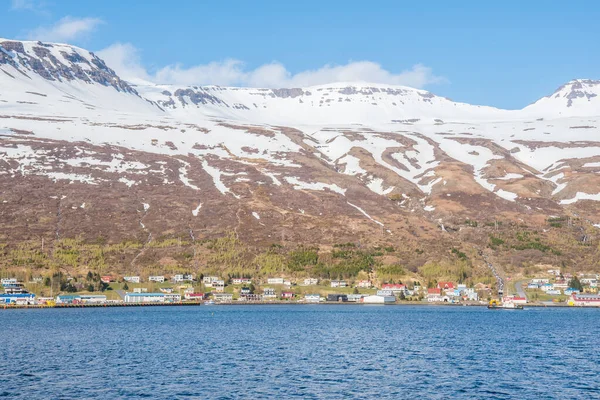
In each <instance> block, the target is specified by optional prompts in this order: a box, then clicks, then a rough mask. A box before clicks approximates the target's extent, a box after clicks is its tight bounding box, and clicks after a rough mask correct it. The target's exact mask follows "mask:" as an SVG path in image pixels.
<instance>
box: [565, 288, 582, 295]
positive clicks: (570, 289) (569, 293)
mask: <svg viewBox="0 0 600 400" xmlns="http://www.w3.org/2000/svg"><path fill="white" fill-rule="evenodd" d="M573 293H575V294H579V290H577V289H575V288H572V287H570V288H568V289H566V290H565V294H566V295H567V296H570V295H572V294H573Z"/></svg>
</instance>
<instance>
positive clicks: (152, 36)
mask: <svg viewBox="0 0 600 400" xmlns="http://www.w3.org/2000/svg"><path fill="white" fill-rule="evenodd" d="M0 10H1V12H2V15H3V16H4V17H3V18H2V26H1V29H0V36H1V37H5V38H17V39H27V38H29V39H36V40H43V41H59V42H67V43H71V44H75V45H78V46H81V47H84V48H86V49H89V50H92V51H95V52H97V53H98V54H100V55H101V56H102V57H103V58H105V59H106V60H107V62H109V64H110V65H111V66H113V68H114V69H115V70H117V72H118V73H119V74H121V75H124V76H125V77H126V78H130V79H131V78H133V77H137V78H141V79H146V80H152V81H160V82H164V83H180V84H192V83H194V84H222V85H248V86H255V85H260V86H289V85H305V84H319V83H326V82H328V81H337V80H368V81H375V82H381V83H390V84H405V85H409V86H414V87H420V88H424V89H427V90H430V91H432V92H434V93H436V94H439V95H443V96H447V97H450V98H451V99H453V100H457V101H464V102H468V103H474V104H485V105H493V106H496V107H503V108H521V107H523V106H525V105H527V104H529V103H531V102H533V101H535V100H537V99H538V98H539V97H542V96H545V95H548V94H550V93H552V92H553V91H554V90H555V89H556V88H557V87H558V86H560V85H561V84H563V83H565V82H567V81H569V80H570V79H574V78H592V79H599V78H600V70H599V69H598V65H599V61H600V51H599V50H600V40H599V39H600V24H599V21H600V3H599V2H597V1H585V0H580V1H570V2H568V3H567V2H559V1H547V0H546V1H536V0H530V1H516V0H504V1H494V0H488V1H482V0H479V1H467V0H465V1H441V0H440V1H433V0H432V1H399V0H396V1H375V0H374V1H351V0H346V1H337V0H328V1H323V0H320V1H312V0H304V1H300V2H298V1H290V2H287V1H281V0H278V1H270V0H265V1H260V0H255V1H225V0H222V1H200V0H196V1H191V0H190V1H185V0H177V1H171V2H167V1H158V0H146V1H144V2H137V1H135V2H134V1H112V0H104V1H94V2H92V1H75V0H0Z"/></svg>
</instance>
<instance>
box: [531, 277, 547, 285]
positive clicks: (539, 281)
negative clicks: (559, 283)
mask: <svg viewBox="0 0 600 400" xmlns="http://www.w3.org/2000/svg"><path fill="white" fill-rule="evenodd" d="M531 283H537V284H539V285H543V284H544V283H550V279H548V278H533V279H532V280H531Z"/></svg>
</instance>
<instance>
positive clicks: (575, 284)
mask: <svg viewBox="0 0 600 400" xmlns="http://www.w3.org/2000/svg"><path fill="white" fill-rule="evenodd" d="M569 287H570V288H573V289H577V290H579V291H580V292H583V286H582V285H581V281H580V280H579V278H578V277H576V276H574V277H573V278H572V279H571V280H570V281H569Z"/></svg>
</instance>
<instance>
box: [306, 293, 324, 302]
mask: <svg viewBox="0 0 600 400" xmlns="http://www.w3.org/2000/svg"><path fill="white" fill-rule="evenodd" d="M304 301H305V302H307V303H318V302H320V301H321V296H320V295H318V294H305V295H304Z"/></svg>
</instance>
